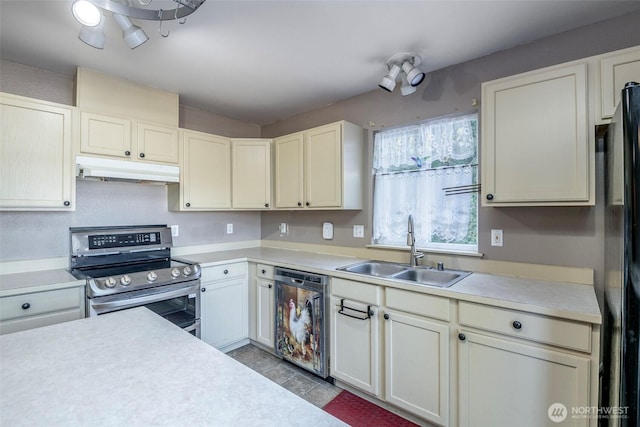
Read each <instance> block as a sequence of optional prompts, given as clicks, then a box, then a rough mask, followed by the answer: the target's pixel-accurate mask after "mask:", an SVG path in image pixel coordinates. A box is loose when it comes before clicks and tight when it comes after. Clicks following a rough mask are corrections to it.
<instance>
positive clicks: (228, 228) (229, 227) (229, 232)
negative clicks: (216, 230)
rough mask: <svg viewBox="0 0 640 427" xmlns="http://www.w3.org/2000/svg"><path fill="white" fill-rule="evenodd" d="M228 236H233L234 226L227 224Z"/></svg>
mask: <svg viewBox="0 0 640 427" xmlns="http://www.w3.org/2000/svg"><path fill="white" fill-rule="evenodd" d="M227 234H233V224H227Z"/></svg>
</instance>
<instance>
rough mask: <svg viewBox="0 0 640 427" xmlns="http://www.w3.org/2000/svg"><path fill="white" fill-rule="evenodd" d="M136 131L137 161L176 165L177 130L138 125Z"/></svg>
mask: <svg viewBox="0 0 640 427" xmlns="http://www.w3.org/2000/svg"><path fill="white" fill-rule="evenodd" d="M137 131H138V137H137V141H138V146H137V150H136V151H137V153H136V156H137V158H138V159H139V160H149V161H152V162H163V163H171V164H177V163H178V129H177V128H169V127H165V126H159V125H152V124H149V123H138V128H137Z"/></svg>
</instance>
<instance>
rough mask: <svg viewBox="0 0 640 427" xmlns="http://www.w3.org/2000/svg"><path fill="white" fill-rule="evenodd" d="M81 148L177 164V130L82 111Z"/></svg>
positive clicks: (85, 150) (89, 152)
mask: <svg viewBox="0 0 640 427" xmlns="http://www.w3.org/2000/svg"><path fill="white" fill-rule="evenodd" d="M80 129H81V130H80V132H81V133H80V151H81V152H82V153H84V154H93V155H98V156H111V157H121V158H126V159H133V160H136V161H149V162H158V163H169V164H177V163H178V129H177V128H171V127H167V126H163V125H159V124H151V123H145V122H141V121H138V120H132V119H128V118H122V117H111V116H105V115H102V114H95V113H90V112H85V111H83V112H82V113H81V125H80Z"/></svg>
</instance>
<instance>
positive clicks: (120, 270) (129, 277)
mask: <svg viewBox="0 0 640 427" xmlns="http://www.w3.org/2000/svg"><path fill="white" fill-rule="evenodd" d="M69 234H70V239H71V242H70V264H69V265H70V266H71V274H73V275H74V276H75V277H76V278H79V279H86V281H87V285H86V293H87V315H88V316H90V317H91V316H98V315H100V314H104V313H109V312H113V311H118V310H124V309H127V308H132V307H140V306H145V307H147V308H149V309H150V310H153V311H154V312H156V313H157V314H159V315H161V316H163V317H164V318H166V319H167V320H169V321H171V322H173V323H174V324H176V325H178V326H180V327H181V328H183V329H184V330H185V331H188V332H190V333H191V334H193V335H195V336H197V337H198V338H200V265H199V264H197V263H193V262H190V261H187V260H183V259H176V258H172V257H171V247H172V244H173V242H172V238H171V229H170V228H169V227H167V226H166V225H142V226H140V225H138V226H128V227H84V228H80V227H74V228H70V229H69Z"/></svg>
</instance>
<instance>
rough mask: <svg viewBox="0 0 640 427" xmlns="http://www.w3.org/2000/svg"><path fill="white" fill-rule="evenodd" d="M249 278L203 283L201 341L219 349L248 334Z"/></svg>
mask: <svg viewBox="0 0 640 427" xmlns="http://www.w3.org/2000/svg"><path fill="white" fill-rule="evenodd" d="M247 294H248V292H247V278H246V277H242V278H237V279H231V280H223V281H220V282H215V283H211V282H209V283H207V282H203V283H202V285H201V299H200V333H201V338H202V341H204V342H206V343H207V344H210V345H212V346H214V347H216V348H218V349H223V348H224V347H227V346H229V345H231V344H234V343H236V342H238V341H241V340H243V339H246V338H248V337H249V320H248V319H249V318H248V306H249V301H248V295H247Z"/></svg>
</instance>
